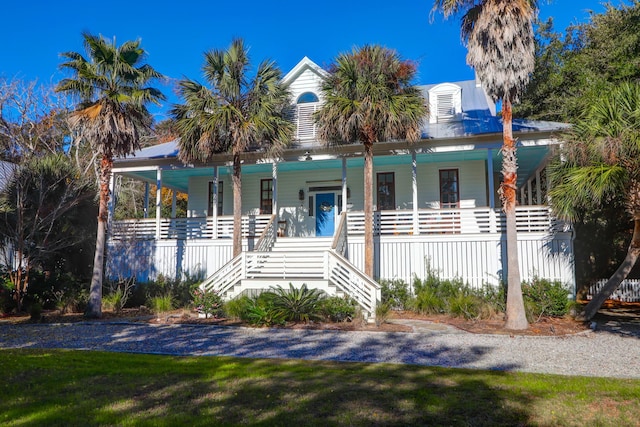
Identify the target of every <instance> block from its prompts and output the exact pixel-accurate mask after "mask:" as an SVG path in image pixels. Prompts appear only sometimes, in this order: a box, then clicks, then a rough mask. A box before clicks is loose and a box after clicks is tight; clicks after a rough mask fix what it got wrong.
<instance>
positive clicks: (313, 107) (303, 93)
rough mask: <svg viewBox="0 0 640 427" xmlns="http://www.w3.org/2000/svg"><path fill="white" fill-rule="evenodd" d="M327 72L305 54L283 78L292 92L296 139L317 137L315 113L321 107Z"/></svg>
mask: <svg viewBox="0 0 640 427" xmlns="http://www.w3.org/2000/svg"><path fill="white" fill-rule="evenodd" d="M326 74H327V72H326V71H325V70H323V69H322V68H320V67H319V66H318V65H317V64H315V63H314V62H313V61H311V60H310V59H309V58H307V57H306V56H305V57H304V58H302V61H300V62H299V63H298V64H297V65H296V66H295V67H293V69H292V70H291V71H289V72H288V73H287V75H286V76H284V78H283V79H282V82H283V83H284V85H285V86H286V87H287V88H288V89H289V92H291V102H292V104H293V111H292V117H291V119H292V120H293V121H294V123H295V124H296V134H295V139H298V140H309V139H315V138H316V126H315V123H314V120H313V113H315V112H316V111H317V110H318V109H319V108H320V105H321V103H322V94H321V92H320V85H321V84H322V79H323V77H324V76H325V75H326Z"/></svg>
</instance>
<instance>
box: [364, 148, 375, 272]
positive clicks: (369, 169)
mask: <svg viewBox="0 0 640 427" xmlns="http://www.w3.org/2000/svg"><path fill="white" fill-rule="evenodd" d="M364 273H365V274H366V275H367V276H369V277H371V278H373V144H372V143H371V142H369V143H365V144H364Z"/></svg>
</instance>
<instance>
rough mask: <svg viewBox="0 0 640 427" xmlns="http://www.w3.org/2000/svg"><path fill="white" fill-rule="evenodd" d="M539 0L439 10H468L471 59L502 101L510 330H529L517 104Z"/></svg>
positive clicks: (465, 22)
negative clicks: (519, 221) (520, 231)
mask: <svg viewBox="0 0 640 427" xmlns="http://www.w3.org/2000/svg"><path fill="white" fill-rule="evenodd" d="M537 9H538V8H537V1H536V0H478V1H476V0H435V4H434V10H441V11H442V13H443V14H444V16H445V18H448V17H449V16H451V15H455V14H458V13H462V14H463V15H462V25H461V32H462V38H463V39H464V40H465V41H466V43H467V49H468V53H467V63H468V64H469V65H471V66H472V67H473V68H474V69H475V70H476V73H477V75H478V78H479V79H480V82H481V83H482V87H483V88H484V89H485V91H486V92H487V94H488V95H489V96H490V97H491V98H492V99H493V100H494V101H499V100H501V101H502V126H503V128H502V129H503V130H502V134H503V145H502V176H503V180H502V184H501V185H500V198H501V200H502V206H503V209H504V213H505V216H506V236H507V270H508V271H507V285H508V293H507V310H506V318H507V320H506V323H505V327H506V328H507V329H526V328H527V327H528V325H529V323H528V322H527V317H526V312H525V308H524V302H523V299H522V289H521V283H520V266H519V260H518V237H517V232H516V211H515V209H516V188H517V187H516V183H517V172H518V169H517V163H516V145H515V140H514V139H513V130H512V103H514V102H517V101H518V100H519V96H520V94H522V92H523V91H524V89H525V87H526V85H527V83H528V82H529V76H530V75H531V73H532V72H533V70H534V65H535V39H534V34H533V24H532V21H533V19H534V18H535V15H536V14H537Z"/></svg>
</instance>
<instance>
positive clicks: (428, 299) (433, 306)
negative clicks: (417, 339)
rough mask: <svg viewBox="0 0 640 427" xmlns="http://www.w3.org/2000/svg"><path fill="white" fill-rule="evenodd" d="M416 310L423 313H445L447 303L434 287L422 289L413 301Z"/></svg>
mask: <svg viewBox="0 0 640 427" xmlns="http://www.w3.org/2000/svg"><path fill="white" fill-rule="evenodd" d="M413 306H414V307H413V308H414V310H415V311H417V312H418V313H421V314H440V313H444V311H445V310H444V309H445V303H444V301H443V300H442V298H440V296H439V295H438V294H437V293H436V291H435V290H434V289H422V290H420V292H419V293H417V294H416V298H415V301H414V303H413Z"/></svg>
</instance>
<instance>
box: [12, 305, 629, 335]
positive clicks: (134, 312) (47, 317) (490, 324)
mask: <svg viewBox="0 0 640 427" xmlns="http://www.w3.org/2000/svg"><path fill="white" fill-rule="evenodd" d="M637 310H638V311H637V313H640V307H637ZM390 318H391V319H393V318H395V319H417V320H426V321H430V322H434V323H443V324H448V325H452V326H454V327H456V328H459V329H462V330H464V331H468V332H471V333H478V334H508V335H535V336H554V335H556V336H558V335H570V334H576V333H580V332H584V331H586V330H588V329H589V327H588V326H589V325H588V324H586V323H583V322H577V321H575V320H573V319H572V318H571V317H569V316H566V317H561V318H554V317H543V318H541V319H540V320H539V321H538V322H536V323H532V324H531V325H530V327H529V329H527V330H525V331H509V330H505V329H504V319H502V318H493V319H479V320H466V319H464V318H460V317H451V316H447V315H420V314H417V313H413V312H408V311H405V312H393V313H392V314H391V316H390ZM118 320H122V321H130V322H141V323H149V324H171V323H180V324H200V325H206V324H209V325H222V326H245V325H244V324H243V323H242V322H240V321H238V320H233V319H216V318H209V319H204V318H200V317H198V315H197V314H196V313H195V312H189V311H187V310H176V311H172V312H170V313H164V314H162V315H161V316H156V315H153V314H152V313H151V312H149V310H147V309H145V308H140V309H137V308H132V309H125V310H123V311H122V312H120V313H114V312H110V311H104V312H103V314H102V318H101V319H94V320H92V319H86V318H85V317H84V316H83V315H82V314H81V313H67V314H60V313H58V312H56V311H49V312H44V313H43V318H42V319H41V320H40V322H44V323H67V322H86V321H94V322H105V321H107V322H113V321H118ZM0 322H13V323H33V322H34V321H33V320H31V319H30V318H29V316H28V315H21V316H20V315H10V316H5V317H0ZM283 327H285V328H292V329H329V330H342V331H378V332H411V331H412V328H411V327H410V326H407V325H401V324H397V323H389V322H385V323H383V324H381V325H380V326H376V325H375V324H370V323H364V322H362V321H353V322H342V323H320V322H312V323H291V324H287V325H286V326H283Z"/></svg>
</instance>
